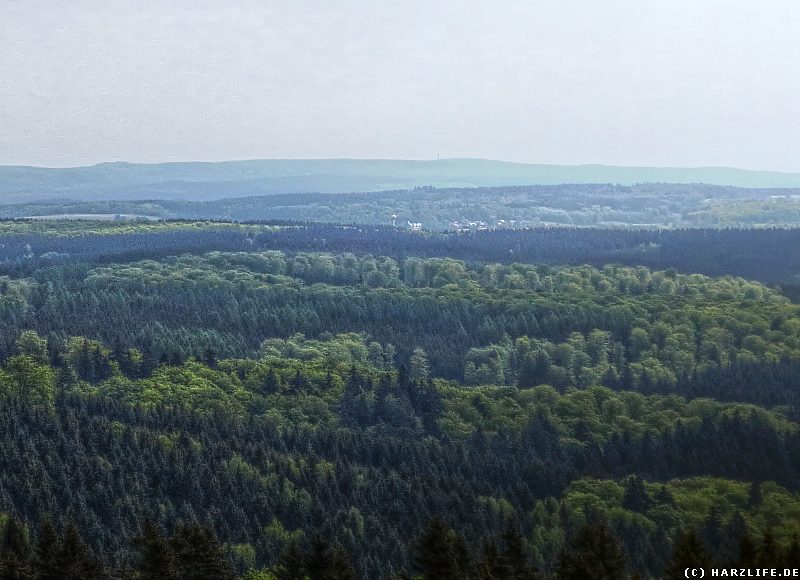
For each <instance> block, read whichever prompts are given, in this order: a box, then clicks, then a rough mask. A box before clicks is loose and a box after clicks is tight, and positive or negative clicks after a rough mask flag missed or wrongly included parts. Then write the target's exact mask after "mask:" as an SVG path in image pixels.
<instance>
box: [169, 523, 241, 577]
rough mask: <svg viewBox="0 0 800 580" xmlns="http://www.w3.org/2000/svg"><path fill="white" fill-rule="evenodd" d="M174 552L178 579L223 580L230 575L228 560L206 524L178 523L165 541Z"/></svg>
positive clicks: (231, 575)
mask: <svg viewBox="0 0 800 580" xmlns="http://www.w3.org/2000/svg"><path fill="white" fill-rule="evenodd" d="M169 547H170V549H171V551H172V552H173V554H174V555H175V560H174V561H175V571H176V573H177V575H178V577H179V578H181V579H182V580H225V579H229V578H231V579H232V578H233V571H232V570H231V566H230V563H229V562H228V561H227V558H226V557H225V555H224V554H223V553H222V548H221V547H220V545H219V543H218V542H217V540H216V538H214V534H213V533H212V532H211V530H210V529H209V528H207V527H204V526H201V525H200V524H197V523H194V522H192V523H180V524H178V527H177V528H176V530H175V534H174V535H173V537H172V538H170V541H169Z"/></svg>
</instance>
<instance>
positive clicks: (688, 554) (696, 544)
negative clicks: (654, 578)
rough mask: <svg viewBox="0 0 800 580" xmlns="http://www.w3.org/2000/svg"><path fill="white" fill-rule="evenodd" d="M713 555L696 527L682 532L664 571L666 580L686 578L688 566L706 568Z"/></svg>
mask: <svg viewBox="0 0 800 580" xmlns="http://www.w3.org/2000/svg"><path fill="white" fill-rule="evenodd" d="M710 565H711V556H710V555H709V553H708V551H707V550H706V548H705V546H703V542H701V541H700V538H698V536H697V532H695V531H694V529H689V530H687V531H685V532H683V533H681V534H680V535H679V536H678V538H677V539H676V540H675V542H674V543H673V545H672V556H671V557H670V560H669V562H668V563H667V567H666V570H665V571H664V579H665V580H673V579H677V578H685V576H684V572H685V571H686V568H706V567H708V566H710Z"/></svg>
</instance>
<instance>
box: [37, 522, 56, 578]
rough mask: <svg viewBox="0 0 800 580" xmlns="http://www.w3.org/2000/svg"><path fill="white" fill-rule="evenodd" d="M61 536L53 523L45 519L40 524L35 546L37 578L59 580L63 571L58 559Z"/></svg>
mask: <svg viewBox="0 0 800 580" xmlns="http://www.w3.org/2000/svg"><path fill="white" fill-rule="evenodd" d="M58 544H59V538H58V534H57V533H56V530H55V528H54V527H53V524H52V523H51V522H50V520H49V519H45V520H44V521H42V523H41V524H40V525H39V531H38V533H37V534H36V545H35V547H34V559H33V571H34V574H35V576H36V578H37V580H59V578H61V571H60V570H59V567H58V566H59V563H58V559H57V553H56V552H57V550H58Z"/></svg>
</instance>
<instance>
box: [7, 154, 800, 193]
mask: <svg viewBox="0 0 800 580" xmlns="http://www.w3.org/2000/svg"><path fill="white" fill-rule="evenodd" d="M560 183H576V184H577V183H581V184H583V183H615V184H620V185H632V184H635V183H704V184H712V185H731V186H738V187H750V188H786V187H800V173H782V172H775V171H753V170H746V169H734V168H724V167H700V168H678V167H663V168H659V167H621V166H610V165H536V164H524V163H511V162H505V161H492V160H486V159H441V160H432V161H415V160H411V161H409V160H381V159H263V160H251V161H220V162H172V163H158V164H138V163H101V164H98V165H91V166H86V167H69V168H43V167H29V166H11V165H6V166H0V203H23V202H30V201H41V200H52V199H69V200H78V201H87V200H99V199H120V200H136V199H182V200H212V199H223V198H228V197H243V196H255V195H272V194H281V193H344V192H369V191H385V190H403V189H412V188H414V187H425V186H432V187H483V186H486V187H491V186H506V185H554V184H560Z"/></svg>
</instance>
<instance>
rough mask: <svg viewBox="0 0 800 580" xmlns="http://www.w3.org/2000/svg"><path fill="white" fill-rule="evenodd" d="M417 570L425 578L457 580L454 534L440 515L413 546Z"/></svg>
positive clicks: (431, 522) (430, 579)
mask: <svg viewBox="0 0 800 580" xmlns="http://www.w3.org/2000/svg"><path fill="white" fill-rule="evenodd" d="M413 550H414V552H413V564H414V568H415V571H416V572H418V573H419V574H421V575H422V577H423V578H425V580H457V579H458V578H459V566H458V564H457V563H456V557H455V553H454V550H453V534H452V530H450V529H449V528H448V527H447V525H446V524H445V523H444V522H443V521H442V520H441V519H440V518H438V517H435V518H433V519H432V520H431V521H430V523H429V524H428V526H427V528H425V530H424V531H423V532H422V534H420V536H419V538H417V541H416V542H415V544H414V548H413Z"/></svg>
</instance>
